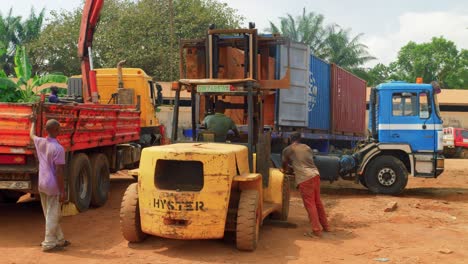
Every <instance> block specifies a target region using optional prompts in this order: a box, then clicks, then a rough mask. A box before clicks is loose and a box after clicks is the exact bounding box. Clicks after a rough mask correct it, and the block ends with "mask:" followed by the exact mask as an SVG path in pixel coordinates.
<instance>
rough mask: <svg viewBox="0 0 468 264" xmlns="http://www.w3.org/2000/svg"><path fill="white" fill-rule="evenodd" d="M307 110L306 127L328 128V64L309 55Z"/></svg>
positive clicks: (326, 129) (324, 129)
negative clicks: (307, 120)
mask: <svg viewBox="0 0 468 264" xmlns="http://www.w3.org/2000/svg"><path fill="white" fill-rule="evenodd" d="M307 107H308V111H309V123H308V128H309V129H313V130H322V131H329V130H330V118H331V116H330V64H328V63H326V62H325V61H323V60H321V59H320V58H318V57H316V56H314V55H310V73H309V91H308V95H307Z"/></svg>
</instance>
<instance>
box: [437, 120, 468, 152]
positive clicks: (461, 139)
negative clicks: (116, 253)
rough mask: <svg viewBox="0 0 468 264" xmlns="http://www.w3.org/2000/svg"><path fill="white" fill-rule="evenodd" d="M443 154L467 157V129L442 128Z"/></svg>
mask: <svg viewBox="0 0 468 264" xmlns="http://www.w3.org/2000/svg"><path fill="white" fill-rule="evenodd" d="M443 141H444V155H445V156H447V157H448V158H465V159H466V158H468V129H463V128H454V127H446V128H444V135H443Z"/></svg>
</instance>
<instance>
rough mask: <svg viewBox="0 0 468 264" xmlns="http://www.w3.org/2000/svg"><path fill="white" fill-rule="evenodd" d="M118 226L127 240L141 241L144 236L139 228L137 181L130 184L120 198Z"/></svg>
mask: <svg viewBox="0 0 468 264" xmlns="http://www.w3.org/2000/svg"><path fill="white" fill-rule="evenodd" d="M120 228H121V230H122V235H123V237H124V238H125V239H126V240H127V241H129V242H141V241H143V240H144V239H145V238H146V234H145V233H143V231H142V230H141V222H140V207H139V205H138V184H137V183H132V184H130V185H129V186H128V187H127V190H126V191H125V194H124V196H123V198H122V204H121V206H120Z"/></svg>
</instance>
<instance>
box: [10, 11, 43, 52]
mask: <svg viewBox="0 0 468 264" xmlns="http://www.w3.org/2000/svg"><path fill="white" fill-rule="evenodd" d="M44 15H45V9H42V10H41V11H40V12H39V13H38V14H36V12H35V11H34V8H31V13H30V14H29V17H28V18H27V19H26V20H25V21H23V22H22V23H20V24H19V26H18V29H17V30H18V39H19V42H20V43H16V44H18V45H24V44H26V43H28V42H30V41H32V40H35V39H36V38H37V37H39V34H40V33H41V29H42V25H43V22H44Z"/></svg>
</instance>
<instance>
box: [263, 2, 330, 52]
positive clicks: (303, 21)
mask: <svg viewBox="0 0 468 264" xmlns="http://www.w3.org/2000/svg"><path fill="white" fill-rule="evenodd" d="M323 21H324V16H323V15H321V14H316V13H314V12H309V13H307V12H306V9H305V8H304V9H303V10H302V15H301V16H297V17H296V18H294V17H293V16H292V15H290V14H287V15H286V17H280V26H279V27H278V26H276V25H275V24H273V23H272V22H270V29H267V30H268V31H270V32H271V33H281V34H282V35H283V36H286V37H289V38H290V39H291V40H293V41H296V42H301V43H304V44H307V45H308V46H310V49H311V51H312V52H313V53H315V54H321V52H322V49H323V47H324V45H325V42H324V40H325V38H326V30H325V29H324V25H323Z"/></svg>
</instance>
